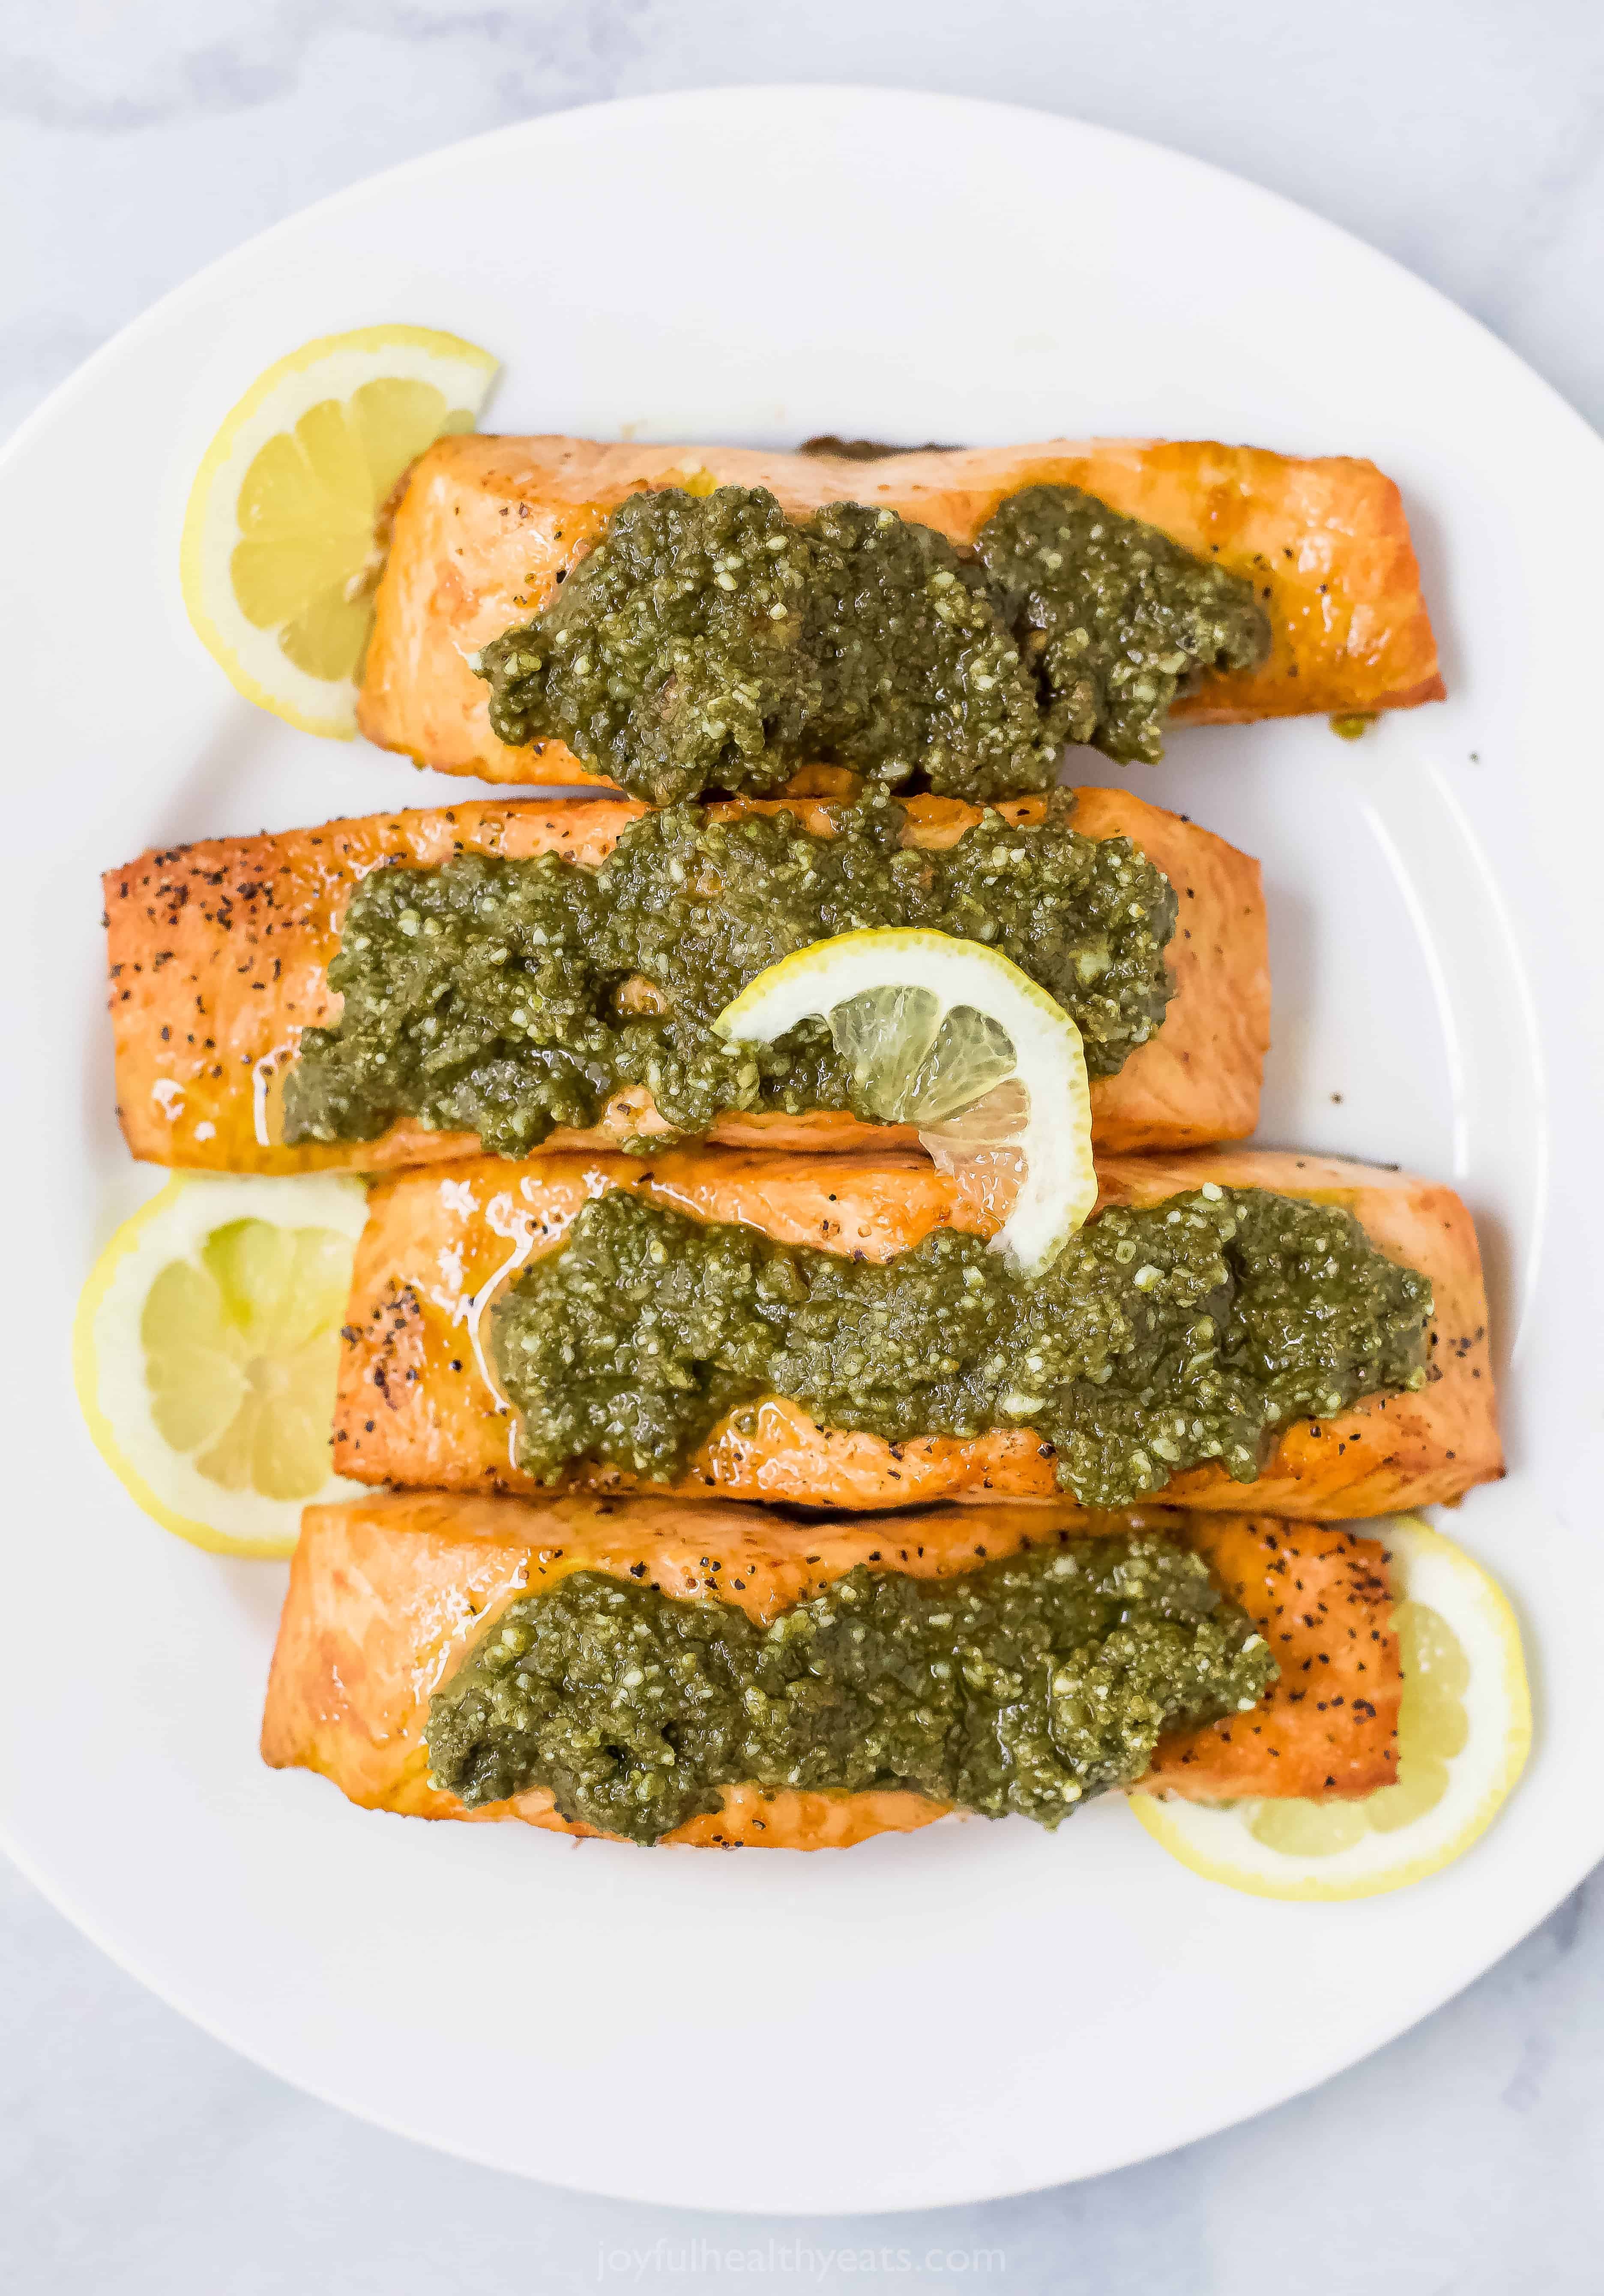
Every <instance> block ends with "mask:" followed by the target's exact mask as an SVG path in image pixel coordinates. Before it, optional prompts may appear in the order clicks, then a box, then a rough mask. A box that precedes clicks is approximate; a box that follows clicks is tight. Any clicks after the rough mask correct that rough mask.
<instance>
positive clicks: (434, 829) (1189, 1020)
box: [103, 789, 1270, 1172]
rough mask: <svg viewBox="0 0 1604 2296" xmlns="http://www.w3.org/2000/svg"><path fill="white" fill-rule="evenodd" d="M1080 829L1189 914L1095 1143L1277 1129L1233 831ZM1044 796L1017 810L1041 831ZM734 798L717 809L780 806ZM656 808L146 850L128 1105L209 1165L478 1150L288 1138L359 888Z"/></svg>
mask: <svg viewBox="0 0 1604 2296" xmlns="http://www.w3.org/2000/svg"><path fill="white" fill-rule="evenodd" d="M1077 799H1078V801H1077V805H1076V809H1075V815H1074V825H1075V827H1076V828H1077V829H1079V830H1081V831H1082V832H1083V834H1085V835H1086V836H1088V837H1127V838H1129V839H1130V840H1131V843H1132V844H1133V845H1134V846H1136V847H1137V848H1138V849H1139V850H1140V851H1141V852H1143V853H1145V854H1146V855H1147V857H1148V858H1149V860H1151V861H1153V862H1154V863H1155V864H1156V866H1157V867H1158V868H1160V869H1161V870H1162V871H1163V872H1164V875H1165V876H1166V877H1167V878H1168V879H1169V881H1170V882H1171V884H1172V886H1173V887H1174V889H1175V893H1176V898H1177V900H1178V901H1179V904H1180V917H1179V921H1178V922H1177V924H1176V927H1175V932H1174V936H1173V938H1172V940H1171V942H1170V946H1169V950H1168V961H1169V964H1170V970H1171V972H1172V977H1173V979H1174V982H1175V992H1176V993H1175V995H1174V996H1173V997H1172V999H1171V1002H1170V1005H1169V1009H1168V1012H1167V1013H1166V1015H1165V1017H1164V1023H1163V1025H1162V1027H1161V1028H1160V1029H1158V1031H1157V1032H1156V1035H1155V1036H1153V1037H1150V1038H1149V1039H1148V1041H1147V1043H1146V1044H1145V1045H1140V1046H1138V1047H1137V1048H1136V1050H1135V1051H1134V1052H1133V1053H1132V1054H1131V1056H1130V1058H1129V1059H1128V1060H1127V1061H1126V1062H1125V1063H1124V1065H1123V1068H1121V1070H1119V1072H1118V1074H1117V1075H1115V1076H1111V1077H1099V1078H1097V1079H1095V1081H1094V1082H1093V1084H1092V1087H1091V1107H1092V1136H1093V1138H1094V1140H1096V1141H1097V1142H1098V1143H1099V1144H1101V1145H1102V1146H1104V1147H1106V1148H1110V1149H1129V1148H1147V1147H1164V1148H1175V1147H1189V1146H1191V1145H1192V1144H1195V1143H1198V1142H1202V1141H1207V1140H1236V1139H1240V1138H1242V1137H1243V1136H1245V1135H1246V1134H1247V1133H1249V1132H1251V1131H1252V1130H1253V1128H1254V1124H1255V1123H1256V1122H1257V1120H1258V1111H1259V1085H1260V1078H1261V1075H1262V1072H1263V1062H1264V1054H1265V1052H1266V1050H1267V1049H1268V1046H1269V1042H1270V969H1269V962H1268V955H1267V951H1266V941H1265V924H1264V899H1263V891H1262V890H1261V888H1260V882H1259V865H1258V863H1257V862H1256V861H1254V860H1250V859H1249V857H1247V855H1246V854H1245V853H1238V851H1237V850H1236V849H1235V847H1234V846H1230V845H1228V844H1227V843H1226V842H1225V840H1223V838H1219V837H1213V836H1211V835H1210V834H1209V832H1208V831H1206V830H1204V829H1198V828H1197V827H1196V826H1195V824H1192V823H1191V822H1189V821H1183V820H1182V819H1181V817H1180V815H1179V814H1173V813H1165V812H1164V811H1162V810H1161V809H1160V808H1158V807H1157V806H1152V805H1147V804H1145V803H1144V802H1143V800H1142V799H1140V798H1138V797H1132V796H1131V795H1129V794H1128V793H1127V792H1126V791H1121V790H1101V789H1084V790H1082V791H1078V792H1077ZM1047 802H1048V801H1047V799H1045V798H1041V797H1028V798H1019V799H1012V800H1010V801H1008V803H1005V804H1004V805H1002V806H1001V807H999V808H998V809H999V811H1000V812H1001V813H1002V814H1003V815H1004V816H1005V817H1006V818H1007V819H1008V820H1009V821H1010V822H1012V823H1014V824H1016V825H1017V826H1018V827H1019V828H1021V829H1023V830H1025V831H1028V830H1030V829H1031V828H1032V827H1033V826H1034V825H1036V824H1040V822H1041V819H1042V817H1043V816H1044V814H1045V812H1046V808H1047ZM907 806H908V827H907V832H906V834H907V839H908V841H909V843H910V844H913V845H916V846H918V847H921V848H925V849H939V848H941V847H943V846H950V845H952V844H956V842H957V841H958V838H959V837H960V836H961V835H962V834H963V832H964V831H965V830H966V829H969V828H972V827H973V826H974V825H975V823H976V822H977V821H978V820H979V819H980V810H979V808H977V807H975V806H970V805H965V804H962V803H960V802H959V801H958V799H954V798H939V797H919V798H911V799H908V800H907ZM778 809H779V808H778V807H777V805H775V804H774V803H772V802H764V803H762V804H761V805H756V806H754V805H753V804H751V803H746V802H736V803H733V804H730V805H728V806H720V807H716V808H713V810H714V811H715V812H716V813H720V814H724V815H728V816H734V815H738V814H741V813H744V812H752V811H761V812H765V813H772V812H775V811H777V810H778ZM790 809H791V810H792V811H794V812H799V813H800V814H801V816H802V820H803V822H804V824H805V825H806V826H807V827H808V828H809V829H810V831H811V832H813V833H814V834H815V835H818V836H821V837H823V836H828V835H829V834H830V832H831V816H830V808H829V806H828V804H827V802H826V801H824V800H822V799H820V800H812V799H794V800H792V801H791V803H790ZM645 811H646V808H645V807H644V806H641V805H638V804H636V803H634V802H633V801H632V800H629V799H618V800H616V801H609V800H607V799H596V798H591V799H569V800H566V801H564V800H563V799H558V800H556V801H555V802H553V803H550V804H546V805H540V804H530V803H522V804H520V803H515V802H514V803H508V802H506V801H505V800H503V801H499V802H485V801H483V800H475V801H473V802H471V803H465V804H462V805H454V806H444V807H440V806H437V807H432V808H428V809H427V810H424V811H417V812H407V813H393V814H374V815H373V816H371V817H369V818H368V819H366V820H358V821H332V822H329V823H328V824H326V825H325V827H323V828H321V829H301V830H290V831H286V832H283V833H282V834H280V835H277V836H271V837H269V836H262V837H219V838H209V839H206V840H203V841H202V842H201V843H198V844H194V845H180V846H176V847H173V848H170V849H168V850H166V851H162V852H153V853H146V854H144V855H142V856H141V857H140V858H139V859H138V860H137V861H133V862H130V863H129V864H128V865H127V867H125V868H121V869H112V870H110V871H108V872H107V874H106V877H105V880H104V887H103V890H104V899H105V912H106V932H107V960H108V963H109V965H110V968H111V1025H112V1031H113V1037H114V1040H115V1046H116V1058H117V1103H118V1114H119V1119H120V1120H121V1123H122V1128H123V1131H124V1134H125V1135H126V1136H127V1143H128V1145H129V1147H130V1148H131V1149H132V1150H133V1152H134V1153H135V1155H136V1156H140V1157H143V1158H144V1159H145V1160H147V1161H149V1162H151V1163H154V1164H171V1165H177V1166H178V1167H180V1168H181V1169H184V1170H186V1171H202V1172H310V1171H326V1170H330V1169H357V1170H362V1171H379V1170H386V1169H394V1168H396V1167H398V1166H401V1165H407V1164H418V1163H428V1162H431V1161H443V1160H449V1159H451V1158H454V1157H461V1156H464V1155H466V1154H469V1153H471V1152H473V1150H474V1149H475V1148H476V1147H477V1145H478V1143H477V1141H476V1140H475V1139H474V1138H473V1136H471V1135H469V1134H465V1133H442V1132H428V1131H425V1130H424V1128H423V1127H422V1126H421V1125H419V1124H416V1123H415V1122H412V1121H410V1120H403V1121H402V1122H400V1123H398V1124H396V1125H393V1126H392V1127H391V1129H390V1130H389V1131H388V1132H386V1133H385V1134H384V1136H383V1137H382V1139H379V1140H374V1141H364V1142H358V1143H355V1144H350V1145H345V1144H333V1145H328V1146H325V1145H321V1144H308V1145H304V1146H297V1147H293V1148H289V1147H285V1146H284V1142H283V1136H282V1134H283V1092H284V1075H285V1072H286V1070H288V1069H289V1067H290V1065H291V1064H292V1062H293V1060H294V1057H295V1048H296V1046H297V1045H298V1044H299V1042H300V1035H301V1031H302V1030H303V1029H308V1028H321V1027H325V1026H326V1025H329V1024H330V1023H331V1022H332V1021H333V1019H334V1017H335V1015H336V1014H337V1013H338V1010H339V1005H340V998H339V996H337V995H336V994H335V993H334V992H333V991H332V990H331V989H330V988H329V985H328V966H329V961H330V959H331V958H332V957H333V955H334V953H335V951H336V950H337V948H338V947H339V940H340V929H341V920H342V919H343V917H344V914H345V907H346V904H347V902H348V901H349V900H350V895H351V890H352V888H353V887H354V886H355V885H356V884H357V883H358V882H359V881H360V880H361V879H362V878H363V877H364V876H366V874H367V873H368V871H369V870H371V869H375V868H378V867H381V866H382V865H385V864H387V863H399V864H401V865H405V866H407V867H413V868H430V867H435V866H438V865H440V863H442V862H444V861H448V860H449V859H450V858H451V857H452V855H453V854H455V853H460V852H477V853H499V854H505V855H507V856H509V857H514V858H522V857H528V856H530V855H533V854H537V853H556V854H558V855H560V856H561V857H562V858H563V860H565V861H570V862H574V863H578V864H580V865H584V866H588V867H592V868H593V867H595V866H596V865H597V864H598V863H600V862H601V861H603V860H605V857H606V856H607V854H608V853H609V852H611V850H612V849H613V845H614V844H615V843H616V842H617V840H618V837H619V834H620V832H621V830H623V829H624V828H625V827H626V826H627V825H628V824H629V823H630V822H631V821H635V820H637V819H638V818H639V816H641V814H643V813H644V812H645ZM665 1129H666V1127H665V1126H664V1125H663V1123H662V1119H661V1118H659V1117H658V1116H657V1114H656V1111H655V1110H654V1108H653V1106H652V1102H651V1095H650V1094H649V1092H647V1090H646V1087H644V1086H642V1087H630V1088H629V1089H628V1090H627V1091H625V1092H622V1093H621V1094H619V1095H617V1097H616V1098H615V1099H614V1100H613V1102H612V1103H610V1104H609V1106H608V1108H607V1110H606V1111H605V1119H604V1121H603V1123H602V1124H601V1125H600V1126H599V1127H598V1128H596V1131H595V1132H591V1133H575V1132H570V1131H558V1132H556V1133H555V1134H554V1135H553V1136H552V1144H553V1145H554V1146H556V1147H563V1146H604V1145H606V1144H609V1143H615V1142H617V1141H618V1140H619V1139H621V1138H628V1137H637V1138H638V1137H642V1136H646V1137H650V1136H652V1135H653V1134H654V1133H661V1132H662V1131H664V1130H665ZM712 1138H713V1139H715V1140H719V1141H724V1142H728V1143H732V1144H744V1143H752V1144H756V1143H759V1142H761V1143H762V1144H764V1145H767V1146H773V1147H778V1148H799V1149H837V1148H846V1147H853V1146H857V1145H860V1144H868V1143H870V1142H878V1143H880V1144H886V1145H891V1144H898V1143H908V1142H911V1141H912V1138H913V1135H912V1133H911V1132H910V1131H909V1130H908V1129H907V1128H902V1127H888V1126H884V1125H869V1124H860V1123H859V1122H858V1121H857V1119H855V1118H853V1117H851V1116H850V1115H847V1114H845V1113H844V1112H840V1111H818V1112H817V1113H804V1114H802V1116H786V1115H777V1114H769V1113H765V1112H758V1113H755V1114H752V1115H742V1114H728V1115H725V1116H721V1117H720V1119H719V1120H718V1122H717V1124H716V1125H715V1126H714V1128H713V1131H712Z"/></svg>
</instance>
